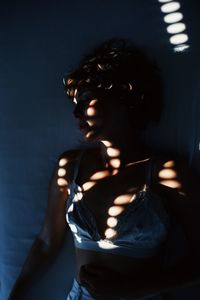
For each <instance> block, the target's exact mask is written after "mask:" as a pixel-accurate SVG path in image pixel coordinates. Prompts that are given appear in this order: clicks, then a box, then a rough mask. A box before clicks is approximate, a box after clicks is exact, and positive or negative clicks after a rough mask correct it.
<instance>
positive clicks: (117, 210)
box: [108, 206, 124, 217]
mask: <svg viewBox="0 0 200 300" xmlns="http://www.w3.org/2000/svg"><path fill="white" fill-rule="evenodd" d="M123 210H124V207H122V206H111V207H110V208H109V210H108V214H109V216H111V217H116V216H118V215H120V214H121V213H122V212H123Z"/></svg>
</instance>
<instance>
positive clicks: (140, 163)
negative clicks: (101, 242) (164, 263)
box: [74, 97, 196, 297]
mask: <svg viewBox="0 0 200 300" xmlns="http://www.w3.org/2000/svg"><path fill="white" fill-rule="evenodd" d="M86 99H87V97H86ZM74 102H75V103H74V104H75V108H74V116H75V118H76V119H77V121H78V124H79V125H80V129H81V131H82V133H83V136H84V138H85V140H88V141H100V142H101V143H100V147H97V148H95V149H89V150H87V151H85V153H84V156H83V157H82V160H81V163H80V168H79V173H78V177H77V184H78V185H79V186H80V187H82V191H83V198H82V199H81V201H84V202H85V203H86V204H87V206H88V208H89V209H90V210H91V212H92V213H93V215H94V218H95V221H96V224H97V228H98V232H99V234H100V236H101V238H102V239H103V238H105V237H106V230H107V229H109V228H110V227H109V226H108V218H109V217H111V216H112V215H110V216H109V213H108V212H109V209H110V208H111V207H112V208H113V207H115V208H116V205H115V201H117V199H119V197H121V198H120V199H122V200H123V199H124V203H123V205H117V206H118V207H121V209H122V210H123V211H125V210H126V209H127V207H128V206H129V205H131V203H129V201H128V200H127V199H126V197H125V195H127V194H129V195H131V197H133V198H134V195H135V194H136V193H137V192H139V191H141V190H142V189H143V188H145V170H146V167H147V165H148V163H149V160H148V159H149V158H150V157H152V155H153V154H152V152H151V150H150V149H149V148H148V146H147V145H145V144H144V143H143V142H142V139H141V136H142V134H141V133H142V131H141V129H140V127H141V124H138V122H137V123H136V122H135V119H136V118H137V116H136V114H137V112H136V111H135V110H134V109H133V108H130V107H129V106H128V105H124V104H123V103H119V102H117V101H113V100H110V101H104V100H103V99H100V98H97V97H96V98H93V99H90V100H87V101H86V100H82V99H81V97H80V98H78V99H75V101H74ZM137 119H138V118H137ZM86 123H87V125H86ZM109 149H110V150H109ZM113 159H115V161H114V162H113ZM182 166H183V165H182V162H181V163H180V162H176V159H174V158H171V157H160V158H159V157H158V158H157V160H156V163H155V171H154V174H153V179H154V180H153V181H154V182H153V185H152V189H153V190H154V191H155V192H156V193H158V194H160V195H161V197H162V198H161V199H163V200H162V201H163V205H164V206H166V209H167V211H168V213H170V215H171V216H172V218H174V219H177V218H179V220H181V222H182V224H183V225H185V228H186V231H187V230H188V232H189V234H190V229H188V222H187V221H186V219H187V216H186V211H187V204H188V199H191V198H192V196H191V195H189V192H188V191H189V190H190V188H185V186H184V180H182V178H184V174H182V176H181V175H180V174H181V171H180V170H181V168H182V173H184V168H183V167H182ZM99 174H100V178H98V179H97V177H98V175H99ZM95 176H96V177H95ZM91 178H92V179H91ZM88 182H89V183H90V184H89V185H87V183H88ZM91 182H92V185H91ZM88 186H89V187H88ZM130 190H131V192H130ZM129 200H130V197H129ZM133 201H134V200H133ZM180 203H181V205H182V211H181V209H179V207H180ZM184 205H185V206H184ZM119 215H120V213H119V212H118V214H117V216H116V218H115V219H117V217H118V216H119ZM190 218H191V216H190ZM194 226H196V224H195V225H194ZM111 229H112V227H111ZM191 231H193V228H191ZM193 239H194V240H195V236H194V237H193ZM194 243H195V242H194ZM158 259H159V256H157V257H154V258H149V259H141V260H138V259H134V258H132V257H131V258H130V257H125V256H116V255H113V254H108V253H100V252H95V251H89V250H83V249H78V248H76V279H77V280H78V281H79V282H80V283H81V284H82V285H84V286H86V287H87V289H88V290H89V292H90V293H91V294H92V295H95V296H96V297H97V295H102V294H103V293H109V292H113V290H114V285H115V290H116V283H118V284H117V286H118V289H119V290H121V291H122V293H123V282H124V280H126V278H127V280H128V277H129V275H130V274H131V278H132V279H133V278H135V280H138V279H139V278H143V276H144V274H146V276H147V277H148V276H149V277H150V276H153V273H155V274H156V273H157V272H158V270H159V262H158ZM133 270H134V272H133ZM106 278H107V279H106ZM122 278H123V280H122ZM105 279H106V280H105ZM119 290H118V291H117V292H119Z"/></svg>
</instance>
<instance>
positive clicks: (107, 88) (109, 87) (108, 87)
mask: <svg viewBox="0 0 200 300" xmlns="http://www.w3.org/2000/svg"><path fill="white" fill-rule="evenodd" d="M112 86H113V84H111V85H109V86H105V89H106V90H110V89H111V88H112Z"/></svg>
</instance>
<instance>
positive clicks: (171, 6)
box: [160, 2, 181, 13]
mask: <svg viewBox="0 0 200 300" xmlns="http://www.w3.org/2000/svg"><path fill="white" fill-rule="evenodd" d="M180 7H181V5H180V3H179V2H170V3H167V4H164V5H162V6H161V8H160V9H161V11H162V12H163V13H171V12H174V11H177V10H178V9H179V8H180Z"/></svg>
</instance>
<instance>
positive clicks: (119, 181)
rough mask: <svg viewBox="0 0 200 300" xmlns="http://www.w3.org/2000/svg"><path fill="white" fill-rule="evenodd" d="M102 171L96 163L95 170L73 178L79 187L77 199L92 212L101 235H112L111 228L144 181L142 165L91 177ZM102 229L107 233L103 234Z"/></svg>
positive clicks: (88, 170)
mask: <svg viewBox="0 0 200 300" xmlns="http://www.w3.org/2000/svg"><path fill="white" fill-rule="evenodd" d="M105 171H106V170H105V169H102V168H98V166H97V167H96V168H95V170H94V169H93V168H89V169H87V170H85V172H84V173H82V175H81V173H80V175H79V176H78V177H77V179H76V183H77V185H78V187H79V189H80V188H81V190H82V191H81V192H82V198H81V200H80V201H82V204H83V205H84V206H86V207H87V209H88V210H89V212H90V213H91V214H92V215H93V217H94V219H95V222H96V225H97V229H98V232H99V234H100V236H101V237H102V238H105V237H107V238H108V237H109V236H110V235H112V228H113V227H115V226H114V225H115V224H116V223H117V220H118V218H119V216H120V215H121V214H124V213H125V212H126V210H128V209H129V206H131V205H132V203H133V202H134V200H135V199H136V197H137V195H138V193H139V192H140V191H141V190H143V189H144V186H145V184H146V176H145V175H146V170H145V168H144V166H143V167H127V168H124V169H122V170H120V171H119V172H118V174H115V175H114V176H111V175H108V174H107V175H106V176H102V178H98V179H91V178H95V176H94V175H95V174H101V175H103V174H104V173H103V172H105ZM105 174H106V172H105ZM97 177H98V176H97ZM100 177H101V176H100ZM108 229H109V230H108ZM106 231H107V235H109V236H105V234H106Z"/></svg>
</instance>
